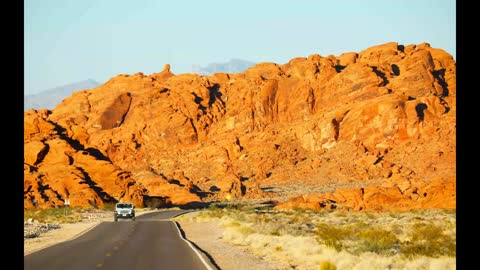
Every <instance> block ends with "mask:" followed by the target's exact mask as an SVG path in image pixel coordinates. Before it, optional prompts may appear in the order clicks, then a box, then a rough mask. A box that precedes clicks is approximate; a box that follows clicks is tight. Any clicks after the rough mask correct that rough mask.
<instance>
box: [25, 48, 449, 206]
mask: <svg viewBox="0 0 480 270" xmlns="http://www.w3.org/2000/svg"><path fill="white" fill-rule="evenodd" d="M455 163H456V63H455V61H454V59H453V58H452V56H451V55H450V54H448V53H446V52H445V51H443V50H442V49H438V48H432V47H431V46H430V45H429V44H427V43H422V44H417V45H408V46H407V45H401V44H398V43H396V42H391V43H387V44H382V45H378V46H373V47H370V48H367V49H365V50H363V51H360V52H348V53H343V54H341V55H338V56H333V55H329V56H321V55H318V54H314V55H310V56H308V57H298V58H294V59H291V60H290V61H289V62H287V63H284V64H277V63H260V64H257V65H255V66H253V67H251V68H249V69H247V70H246V71H245V72H243V73H235V74H227V73H215V74H213V75H210V76H200V75H197V74H178V75H176V74H173V73H172V72H170V66H169V65H168V64H166V65H165V68H164V70H163V71H161V72H158V73H153V74H150V75H145V74H143V73H141V72H139V73H136V74H133V75H124V74H121V75H118V76H116V77H114V78H111V79H110V80H109V81H107V82H106V83H104V84H103V85H100V86H98V87H95V88H92V89H90V90H84V91H78V92H74V93H73V95H72V96H70V97H69V98H66V99H64V100H63V101H62V102H61V103H60V104H59V105H57V107H55V109H53V110H29V111H26V112H25V113H24V207H25V208H26V209H28V208H34V207H39V208H48V207H57V206H62V205H63V203H64V200H65V199H66V198H69V200H70V205H71V206H72V207H83V208H87V207H102V206H103V204H104V203H109V202H116V201H119V200H128V201H133V202H134V203H135V204H136V205H139V206H141V205H147V204H153V203H156V204H159V203H161V204H166V205H185V204H191V203H199V202H207V201H211V200H219V199H220V200H224V199H225V198H226V197H227V196H228V195H229V196H228V197H231V198H232V199H234V200H235V199H236V200H242V199H259V198H265V199H269V200H271V201H276V202H278V205H277V206H276V207H277V208H279V209H285V208H291V207H300V208H310V209H322V208H340V209H352V210H364V209H373V210H409V209H417V208H455V207H456V204H455V200H456V192H455V189H456V168H455Z"/></svg>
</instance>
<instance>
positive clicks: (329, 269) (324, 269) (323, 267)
mask: <svg viewBox="0 0 480 270" xmlns="http://www.w3.org/2000/svg"><path fill="white" fill-rule="evenodd" d="M320 270H337V267H336V266H335V264H333V263H331V262H329V261H322V262H321V263H320Z"/></svg>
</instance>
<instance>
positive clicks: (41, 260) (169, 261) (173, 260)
mask: <svg viewBox="0 0 480 270" xmlns="http://www.w3.org/2000/svg"><path fill="white" fill-rule="evenodd" d="M184 212H187V211H183V210H172V211H159V212H154V213H149V214H144V215H142V216H137V219H136V221H131V220H129V219H119V221H118V222H113V217H112V222H102V223H101V224H99V225H98V226H96V227H95V228H93V229H92V230H90V231H88V232H87V233H85V234H83V235H82V236H80V237H78V238H76V239H74V240H71V241H66V242H62V243H59V244H57V245H54V246H51V247H49V248H46V249H43V250H40V251H37V252H34V253H32V254H29V255H27V256H25V257H24V269H25V270H46V269H48V270H88V269H98V270H100V269H101V270H134V269H139V270H140V269H141V270H149V269H182V270H188V269H192V270H193V269H195V270H200V269H214V268H213V267H210V266H209V265H208V264H207V263H206V260H204V259H203V258H201V257H200V256H199V254H198V251H197V252H196V251H195V250H193V249H192V248H191V245H189V244H188V243H187V242H186V241H184V240H183V239H182V238H181V236H180V235H179V231H178V229H177V227H176V225H175V223H174V222H172V221H168V219H169V218H171V217H173V216H176V215H179V214H181V213H184Z"/></svg>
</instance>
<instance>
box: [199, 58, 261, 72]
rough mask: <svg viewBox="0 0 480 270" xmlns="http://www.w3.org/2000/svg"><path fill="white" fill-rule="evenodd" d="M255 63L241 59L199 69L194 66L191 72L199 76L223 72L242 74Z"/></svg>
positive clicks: (212, 64)
mask: <svg viewBox="0 0 480 270" xmlns="http://www.w3.org/2000/svg"><path fill="white" fill-rule="evenodd" d="M255 64H256V63H254V62H250V61H246V60H241V59H231V60H230V61H228V62H225V63H211V64H208V65H207V66H206V67H200V66H196V65H194V66H193V67H192V72H193V73H197V74H200V75H211V74H213V73H216V72H225V73H238V72H244V71H245V70H246V69H248V68H249V67H251V66H253V65H255Z"/></svg>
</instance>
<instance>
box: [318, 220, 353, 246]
mask: <svg viewBox="0 0 480 270" xmlns="http://www.w3.org/2000/svg"><path fill="white" fill-rule="evenodd" d="M350 234H351V231H350V230H349V229H348V228H346V227H343V228H342V227H337V226H334V225H331V224H325V223H320V224H318V225H317V231H316V236H317V237H316V240H317V242H318V243H320V244H323V245H326V246H327V247H332V248H334V249H335V250H337V251H340V250H342V248H343V244H342V240H344V239H346V238H347V237H348V236H349V235H350Z"/></svg>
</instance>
